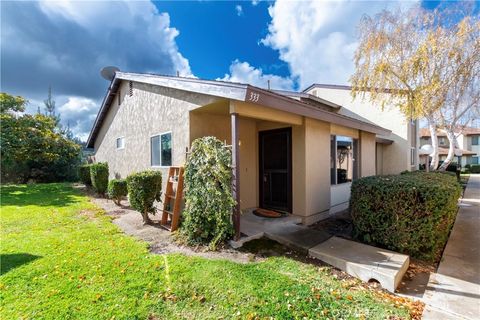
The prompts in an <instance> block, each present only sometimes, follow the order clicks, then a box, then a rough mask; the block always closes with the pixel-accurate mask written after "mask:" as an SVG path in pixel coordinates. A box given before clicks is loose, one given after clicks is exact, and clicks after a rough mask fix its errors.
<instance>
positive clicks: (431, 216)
mask: <svg viewBox="0 0 480 320" xmlns="http://www.w3.org/2000/svg"><path fill="white" fill-rule="evenodd" d="M460 194H461V188H460V185H459V184H458V183H457V180H456V178H455V175H453V174H450V173H440V172H430V173H426V172H419V171H417V172H411V173H406V174H402V175H391V176H372V177H366V178H361V179H358V180H355V181H354V182H353V184H352V191H351V198H350V212H351V215H352V219H353V226H354V231H353V235H354V237H355V238H356V239H358V240H360V241H362V242H365V243H368V244H372V245H376V246H380V247H384V248H387V249H391V250H395V251H399V252H402V253H407V254H410V255H411V256H413V257H417V258H421V259H427V260H433V259H435V258H437V257H439V254H440V253H441V251H442V249H443V247H444V245H445V243H446V241H447V239H448V235H449V232H450V229H451V227H452V225H453V223H454V221H455V217H456V213H457V201H458V199H459V197H460Z"/></svg>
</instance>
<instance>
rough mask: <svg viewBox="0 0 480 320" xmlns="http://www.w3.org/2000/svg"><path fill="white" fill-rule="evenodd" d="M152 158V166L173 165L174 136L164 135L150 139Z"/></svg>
mask: <svg viewBox="0 0 480 320" xmlns="http://www.w3.org/2000/svg"><path fill="white" fill-rule="evenodd" d="M150 154H151V155H150V158H151V164H152V166H157V167H159V166H162V167H168V166H171V165H172V134H171V133H170V132H169V133H164V134H161V135H158V136H153V137H151V138H150Z"/></svg>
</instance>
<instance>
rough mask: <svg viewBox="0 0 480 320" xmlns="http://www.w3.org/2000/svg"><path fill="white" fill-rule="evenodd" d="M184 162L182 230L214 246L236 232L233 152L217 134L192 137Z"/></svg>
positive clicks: (195, 240)
mask: <svg viewBox="0 0 480 320" xmlns="http://www.w3.org/2000/svg"><path fill="white" fill-rule="evenodd" d="M191 151H192V152H191V154H190V156H189V157H188V159H187V162H186V164H185V210H184V212H183V214H182V216H183V221H182V225H181V233H182V234H183V235H185V236H186V240H187V242H188V243H189V244H208V245H209V246H210V248H211V249H215V248H216V247H217V245H218V244H219V243H220V242H223V241H225V240H227V239H229V238H230V237H231V236H232V235H233V224H232V210H233V207H234V206H235V199H234V198H233V195H232V185H231V183H232V179H233V174H232V165H231V163H232V154H231V151H230V149H228V148H226V147H225V145H224V144H223V143H222V142H221V141H220V140H218V139H217V138H215V137H203V138H199V139H196V140H195V141H193V144H192V150H191Z"/></svg>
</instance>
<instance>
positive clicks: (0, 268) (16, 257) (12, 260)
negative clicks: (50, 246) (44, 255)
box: [0, 253, 41, 275]
mask: <svg viewBox="0 0 480 320" xmlns="http://www.w3.org/2000/svg"><path fill="white" fill-rule="evenodd" d="M38 258H41V256H36V255H33V254H28V253H12V254H2V255H0V275H4V274H5V273H7V272H8V271H10V270H12V269H15V268H17V267H20V266H22V265H24V264H27V263H30V262H32V261H34V260H37V259H38Z"/></svg>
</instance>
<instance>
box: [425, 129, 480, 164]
mask: <svg viewBox="0 0 480 320" xmlns="http://www.w3.org/2000/svg"><path fill="white" fill-rule="evenodd" d="M455 136H456V137H457V142H458V146H459V147H460V149H461V150H462V154H463V155H462V157H461V159H460V161H461V165H462V167H463V166H465V165H467V164H479V163H480V162H479V159H478V158H479V155H480V128H471V127H466V128H464V129H463V130H458V131H457V132H455ZM437 139H438V147H439V148H438V151H439V152H438V153H439V159H440V161H443V160H445V159H446V158H447V155H448V149H449V147H450V142H449V141H448V138H447V134H446V132H445V130H437ZM426 144H432V138H431V136H430V130H429V129H428V128H422V129H420V146H423V145H426ZM453 162H458V160H457V157H455V159H454V160H453Z"/></svg>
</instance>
